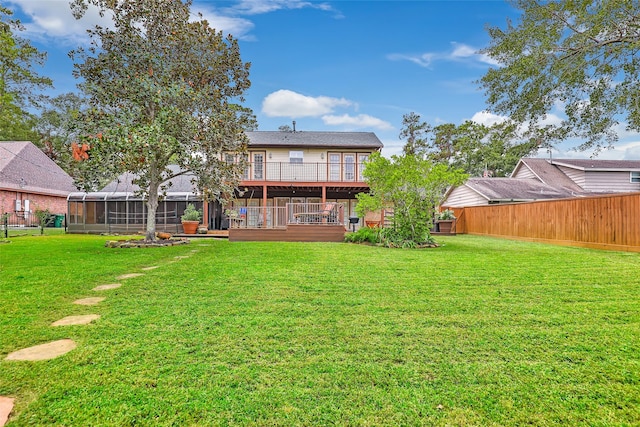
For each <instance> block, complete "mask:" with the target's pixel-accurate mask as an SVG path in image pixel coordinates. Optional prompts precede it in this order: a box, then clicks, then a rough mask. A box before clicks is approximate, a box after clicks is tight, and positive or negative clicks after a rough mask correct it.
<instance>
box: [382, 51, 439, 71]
mask: <svg viewBox="0 0 640 427" xmlns="http://www.w3.org/2000/svg"><path fill="white" fill-rule="evenodd" d="M434 57H435V55H434V54H432V53H423V54H422V55H407V54H402V53H392V54H389V55H387V59H389V60H391V61H409V62H413V63H414V64H417V65H419V66H421V67H424V68H430V67H431V62H433V59H434Z"/></svg>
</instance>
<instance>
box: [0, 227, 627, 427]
mask: <svg viewBox="0 0 640 427" xmlns="http://www.w3.org/2000/svg"><path fill="white" fill-rule="evenodd" d="M106 239H108V238H107V237H103V236H77V235H75V236H74V235H61V236H60V235H58V236H55V235H52V236H44V237H19V238H15V239H12V243H10V244H1V245H0V265H1V267H0V268H1V271H0V395H5V396H13V397H15V398H16V407H15V409H14V415H13V417H12V419H11V421H10V423H9V425H10V426H20V425H65V426H89V425H91V426H98V425H116V426H124V425H134V424H135V425H154V426H155V425H180V426H182V425H202V426H210V425H268V426H273V425H287V426H288V425H301V426H311V425H313V426H316V425H358V426H360V425H372V426H380V425H390V426H396V425H406V426H413V425H460V426H467V425H478V426H489V425H496V426H497V425H524V424H529V425H536V426H539V425H559V424H562V425H592V426H605V425H611V426H621V425H640V255H639V254H637V253H636V254H634V253H622V252H604V251H594V250H587V249H580V248H565V247H558V246H547V245H540V244H532V243H523V242H513V241H506V240H498V239H489V238H481V237H473V236H456V237H449V238H442V239H441V241H442V242H444V243H445V245H444V246H443V247H441V248H437V249H423V250H391V249H383V248H378V247H372V246H358V245H347V244H327V243H228V242H226V241H206V242H202V241H194V242H193V243H192V244H191V245H186V246H177V247H170V248H154V249H107V248H104V247H103V243H104V241H105V240H106ZM203 244H206V245H207V246H202V245H203ZM193 250H197V251H198V252H192V251H193ZM186 255H189V256H190V258H188V259H178V258H175V257H176V256H186ZM154 265H159V266H160V268H157V269H155V270H151V271H147V272H145V275H144V276H142V277H138V278H134V279H127V280H123V281H121V283H122V284H123V286H122V287H121V288H119V289H114V290H110V291H104V292H102V293H101V294H100V295H103V296H106V297H107V299H106V300H105V301H103V302H102V303H100V304H99V305H97V306H93V307H91V306H89V307H86V306H78V305H74V304H72V301H74V300H76V299H78V298H82V297H88V296H97V293H96V292H93V291H91V289H92V288H93V287H95V286H97V285H101V284H108V283H114V282H116V280H115V277H116V276H118V275H120V274H123V273H132V272H141V268H143V267H147V266H154ZM90 313H95V314H100V315H101V316H102V317H101V318H100V319H98V320H97V321H96V322H94V323H93V324H91V325H87V326H67V327H57V328H54V327H50V326H49V325H50V323H51V322H53V321H55V320H58V319H60V318H62V317H64V316H68V315H75V314H90ZM61 338H72V339H73V340H75V341H76V342H77V343H78V348H77V349H75V350H73V351H72V352H70V353H68V354H67V355H65V356H62V357H60V358H58V359H54V360H50V361H44V362H16V361H6V360H3V359H4V357H5V356H6V355H7V354H8V353H9V352H12V351H15V350H18V349H21V348H24V347H28V346H32V345H36V344H41V343H44V342H48V341H52V340H57V339H61Z"/></svg>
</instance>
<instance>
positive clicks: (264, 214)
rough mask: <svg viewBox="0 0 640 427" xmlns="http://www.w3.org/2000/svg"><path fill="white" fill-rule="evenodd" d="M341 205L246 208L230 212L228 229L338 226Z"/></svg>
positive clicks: (332, 203)
mask: <svg viewBox="0 0 640 427" xmlns="http://www.w3.org/2000/svg"><path fill="white" fill-rule="evenodd" d="M343 223H344V206H343V204H342V203H336V202H326V203H287V205H286V206H246V207H244V206H243V207H239V208H236V209H235V210H233V211H232V214H231V215H230V216H229V226H230V228H286V227H287V225H289V224H301V225H339V224H343Z"/></svg>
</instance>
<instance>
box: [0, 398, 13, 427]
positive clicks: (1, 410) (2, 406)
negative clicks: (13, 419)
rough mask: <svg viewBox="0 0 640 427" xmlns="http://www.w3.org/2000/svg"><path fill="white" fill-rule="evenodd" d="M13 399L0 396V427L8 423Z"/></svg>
mask: <svg viewBox="0 0 640 427" xmlns="http://www.w3.org/2000/svg"><path fill="white" fill-rule="evenodd" d="M13 401H14V399H13V398H11V397H6V396H0V427H2V426H3V425H5V424H6V423H7V421H9V414H10V413H11V410H12V409H13Z"/></svg>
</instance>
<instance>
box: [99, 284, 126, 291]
mask: <svg viewBox="0 0 640 427" xmlns="http://www.w3.org/2000/svg"><path fill="white" fill-rule="evenodd" d="M120 286H122V284H121V283H111V284H109V285H100V286H96V287H95V288H93V289H92V291H108V290H109V289H116V288H119V287H120Z"/></svg>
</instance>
